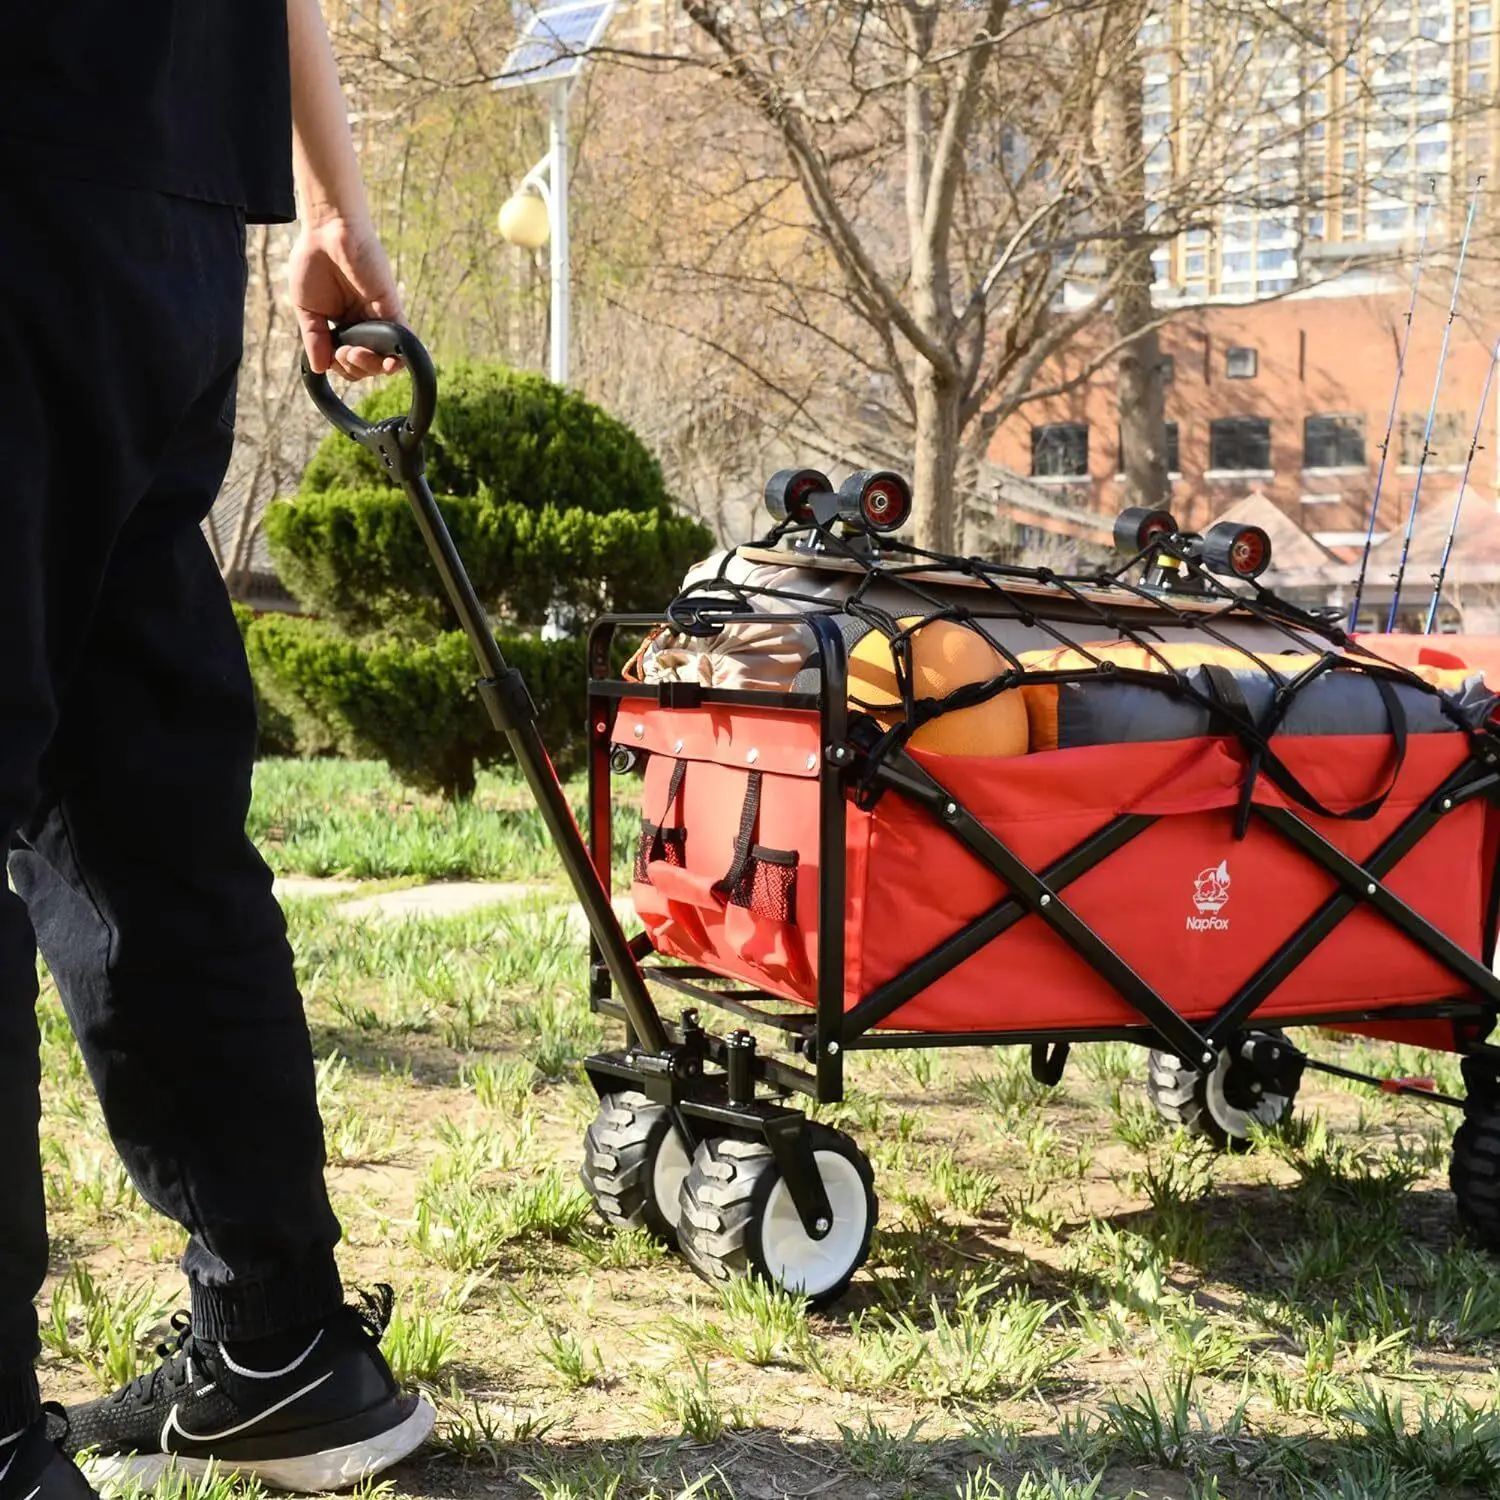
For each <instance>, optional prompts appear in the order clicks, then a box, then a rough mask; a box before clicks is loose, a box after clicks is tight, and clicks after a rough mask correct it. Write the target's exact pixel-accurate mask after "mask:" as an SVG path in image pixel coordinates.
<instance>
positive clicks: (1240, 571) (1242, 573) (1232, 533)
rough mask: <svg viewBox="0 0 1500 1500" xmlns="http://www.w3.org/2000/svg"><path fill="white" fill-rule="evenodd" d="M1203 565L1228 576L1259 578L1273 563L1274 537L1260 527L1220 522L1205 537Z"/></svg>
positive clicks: (1209, 569) (1212, 571) (1209, 529)
mask: <svg viewBox="0 0 1500 1500" xmlns="http://www.w3.org/2000/svg"><path fill="white" fill-rule="evenodd" d="M1203 566H1204V567H1205V568H1207V569H1208V571H1209V572H1210V573H1219V574H1222V575H1224V576H1227V577H1229V578H1259V577H1260V575H1261V574H1262V573H1264V572H1265V571H1266V569H1267V568H1269V567H1270V566H1271V538H1270V537H1269V536H1267V535H1266V533H1265V532H1264V531H1262V530H1261V529H1260V527H1259V526H1237V525H1235V524H1234V522H1232V521H1220V522H1218V523H1217V524H1216V525H1213V526H1210V527H1209V528H1208V531H1207V533H1206V534H1205V536H1204V538H1203Z"/></svg>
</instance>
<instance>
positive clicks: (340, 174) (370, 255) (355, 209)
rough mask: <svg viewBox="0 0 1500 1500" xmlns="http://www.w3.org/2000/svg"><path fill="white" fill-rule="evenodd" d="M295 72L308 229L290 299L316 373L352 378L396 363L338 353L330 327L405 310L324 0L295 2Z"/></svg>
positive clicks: (298, 159)
mask: <svg viewBox="0 0 1500 1500" xmlns="http://www.w3.org/2000/svg"><path fill="white" fill-rule="evenodd" d="M286 18H287V33H288V37H289V41H290V47H291V69H292V170H293V174H294V176H295V178H296V183H297V208H298V214H299V217H300V220H301V233H300V234H299V236H298V239H297V243H296V246H295V247H294V248H293V251H292V259H291V266H290V279H291V292H292V305H293V307H294V308H295V309H296V314H297V321H298V324H299V325H300V327H301V329H302V342H303V345H304V347H305V348H306V350H307V356H308V360H309V362H310V363H311V365H312V367H313V369H314V370H317V371H319V372H322V371H324V370H326V369H328V368H329V367H330V365H332V366H334V367H336V368H337V369H339V370H340V371H341V372H342V373H343V374H345V375H348V376H350V377H351V378H352V379H356V380H357V379H359V378H361V377H362V376H365V375H378V374H380V373H381V371H382V370H385V371H387V372H389V371H391V370H394V369H395V368H396V367H397V362H396V361H395V360H382V359H381V358H380V356H379V355H377V354H374V353H372V352H371V351H369V350H368V349H341V350H339V351H337V353H335V351H334V348H333V340H332V338H331V337H330V335H329V332H328V327H329V324H330V323H331V322H332V323H339V322H349V321H352V320H354V319H357V318H396V319H399V318H400V317H401V300H400V297H399V295H398V294H397V291H396V285H395V282H394V280H393V279H392V277H391V269H390V264H389V262H388V261H387V260H386V256H385V251H384V250H383V249H382V248H381V245H380V241H379V239H378V238H377V237H376V234H375V227H374V224H373V223H372V222H371V219H370V208H369V203H368V200H367V199H366V197H365V187H364V181H363V179H362V177H361V175H360V170H359V160H358V158H357V157H356V156H355V154H354V143H353V141H352V140H351V139H350V135H349V120H348V111H347V108H346V106H345V103H344V93H343V90H342V89H341V88H340V87H339V76H338V68H337V66H336V64H335V62H334V57H333V48H332V46H331V45H330V43H329V40H328V30H327V28H326V27H325V26H324V24H323V12H322V10H321V8H320V5H319V0H287V5H286Z"/></svg>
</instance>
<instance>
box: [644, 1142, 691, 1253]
mask: <svg viewBox="0 0 1500 1500" xmlns="http://www.w3.org/2000/svg"><path fill="white" fill-rule="evenodd" d="M692 1167H693V1162H692V1158H691V1157H690V1156H689V1155H688V1154H687V1150H686V1148H685V1147H684V1146H683V1144H682V1137H681V1136H680V1135H678V1134H677V1131H676V1129H675V1127H673V1126H671V1125H668V1126H667V1133H666V1134H665V1135H664V1136H663V1137H662V1138H661V1145H660V1146H658V1147H657V1148H656V1160H655V1161H653V1162H652V1163H651V1195H652V1197H653V1198H655V1200H656V1206H657V1207H658V1208H659V1209H660V1210H661V1216H662V1218H664V1219H665V1220H666V1221H667V1223H668V1224H669V1225H671V1227H672V1228H673V1229H676V1228H677V1221H678V1220H679V1219H680V1218H681V1217H682V1180H683V1178H685V1177H686V1176H687V1174H688V1173H689V1172H690V1171H691V1170H692Z"/></svg>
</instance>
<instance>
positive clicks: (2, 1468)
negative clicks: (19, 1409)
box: [0, 1406, 99, 1500]
mask: <svg viewBox="0 0 1500 1500" xmlns="http://www.w3.org/2000/svg"><path fill="white" fill-rule="evenodd" d="M67 1430H68V1419H67V1417H66V1416H64V1415H63V1409H62V1407H60V1406H49V1407H48V1408H47V1414H46V1415H45V1416H43V1417H42V1418H41V1420H40V1421H38V1422H34V1423H33V1424H32V1425H31V1426H30V1427H28V1428H27V1429H26V1431H25V1432H23V1433H22V1434H21V1435H20V1437H18V1438H15V1439H14V1440H13V1441H11V1442H9V1443H5V1444H4V1445H0V1500H99V1497H98V1496H97V1495H96V1494H95V1493H94V1490H93V1486H92V1485H90V1484H89V1482H88V1480H87V1479H85V1478H84V1477H83V1475H82V1474H80V1473H79V1472H78V1468H77V1466H76V1465H75V1464H74V1462H73V1460H72V1459H71V1458H69V1457H68V1456H67V1455H66V1454H65V1453H64V1452H63V1451H62V1448H61V1447H60V1446H59V1444H61V1443H62V1442H63V1440H64V1437H65V1434H66V1433H67Z"/></svg>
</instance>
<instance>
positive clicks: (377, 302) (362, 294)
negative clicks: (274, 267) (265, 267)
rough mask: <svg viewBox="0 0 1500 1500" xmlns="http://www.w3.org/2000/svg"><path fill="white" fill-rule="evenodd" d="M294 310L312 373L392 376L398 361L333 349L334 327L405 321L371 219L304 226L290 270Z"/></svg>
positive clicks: (367, 351)
mask: <svg viewBox="0 0 1500 1500" xmlns="http://www.w3.org/2000/svg"><path fill="white" fill-rule="evenodd" d="M289 280H290V282H291V293H292V308H293V310H294V311H295V313H296V315H297V323H298V326H299V327H300V328H301V330H302V346H303V348H304V349H305V350H306V351H307V362H308V363H309V364H310V365H311V366H312V369H313V373H314V374H316V375H322V374H323V373H325V372H326V371H327V370H328V369H330V368H333V369H336V370H337V371H338V372H339V373H340V374H341V375H344V376H347V377H348V378H349V379H350V380H363V379H364V378H365V377H366V376H368V375H382V374H384V375H392V374H394V373H395V372H396V371H397V370H399V369H400V368H401V361H400V360H399V359H391V358H389V357H385V358H382V356H380V355H379V354H376V353H375V352H374V351H373V350H370V349H360V348H358V347H345V348H340V349H335V348H334V345H333V334H332V332H331V330H330V327H329V325H330V323H353V322H358V321H360V320H361V319H365V318H383V319H388V320H390V321H392V322H398V323H399V322H400V321H401V298H400V296H399V295H398V293H397V291H396V283H395V281H394V280H393V279H392V277H391V267H390V262H389V261H388V260H387V259H386V255H385V251H384V250H383V249H382V248H381V244H380V240H379V239H378V238H377V236H376V234H375V226H374V225H373V224H371V223H370V221H369V220H368V219H344V218H328V219H324V220H321V221H320V222H317V223H308V224H305V225H304V227H303V229H302V232H301V234H299V235H298V236H297V243H296V244H295V245H294V246H293V247H292V255H291V262H290V265H289Z"/></svg>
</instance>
